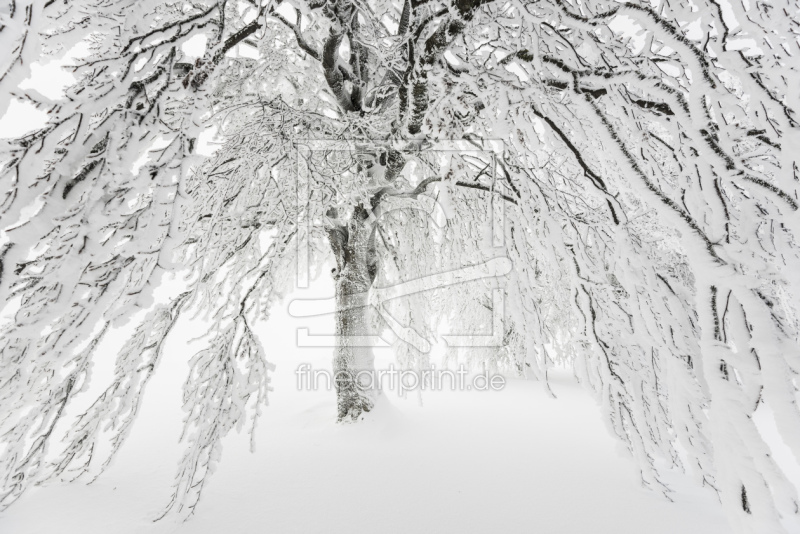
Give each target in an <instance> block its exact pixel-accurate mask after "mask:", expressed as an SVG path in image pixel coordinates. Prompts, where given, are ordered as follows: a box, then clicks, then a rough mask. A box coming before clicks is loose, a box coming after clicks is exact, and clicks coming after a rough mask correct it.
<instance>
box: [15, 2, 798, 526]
mask: <svg viewBox="0 0 800 534" xmlns="http://www.w3.org/2000/svg"><path fill="white" fill-rule="evenodd" d="M798 23H800V15H799V14H798V8H797V6H796V5H794V4H792V3H791V2H788V1H784V0H774V1H758V2H741V3H737V2H728V1H727V0H724V1H723V0H720V1H717V0H698V1H689V0H681V1H673V2H667V1H658V2H655V1H653V2H647V1H638V0H635V1H631V2H627V3H620V2H614V1H605V0H586V1H582V2H577V1H571V2H568V1H565V0H536V1H521V0H508V1H500V0H491V1H489V0H453V1H452V2H449V1H442V0H405V2H404V3H402V5H401V3H400V2H396V3H393V2H389V1H383V0H372V1H367V2H353V1H348V0H335V1H334V0H281V1H277V0H275V1H270V2H265V1H258V0H249V1H240V2H210V1H209V2H203V1H199V2H171V3H165V2H156V1H151V0H145V1H141V0H140V1H136V2H134V1H131V0H118V1H112V2H108V1H99V0H74V1H69V2H55V1H53V0H47V1H43V0H26V1H14V2H11V3H10V4H8V5H7V6H5V7H3V10H2V11H0V44H2V45H3V49H4V50H10V51H11V52H10V53H9V54H6V55H4V56H3V58H2V59H0V61H1V62H2V63H0V95H2V100H0V113H2V112H4V111H5V109H6V108H7V106H8V103H9V102H10V101H11V100H12V99H23V100H25V101H27V102H29V103H31V104H33V105H35V106H37V107H38V108H40V109H42V110H45V111H47V113H48V114H49V116H50V120H49V122H48V124H47V125H46V126H45V127H44V128H42V129H39V130H36V131H34V132H32V133H30V134H28V135H26V136H24V137H23V138H21V139H16V140H12V141H9V142H7V143H6V144H5V146H4V147H3V151H2V154H3V161H2V165H3V166H2V174H0V180H2V191H3V194H4V196H3V198H2V200H1V201H0V217H1V218H2V223H1V224H0V232H2V233H1V234H0V260H1V261H2V266H1V267H0V294H2V298H3V301H4V302H5V303H6V304H5V309H4V312H3V313H4V317H5V318H6V320H5V322H4V324H3V325H2V340H1V341H0V351H2V353H1V354H2V356H1V358H2V360H1V365H0V403H2V404H0V406H2V410H0V435H2V436H3V438H2V439H3V449H2V450H3V452H2V456H1V457H0V458H1V459H0V481H1V484H2V485H1V486H0V488H2V489H1V490H0V503H1V504H2V505H8V504H10V503H11V502H12V501H13V500H14V499H16V498H17V497H18V496H19V495H20V494H21V493H22V492H23V491H25V489H27V488H28V487H30V486H31V485H33V484H37V483H41V482H44V481H46V480H48V479H51V478H53V477H59V476H70V477H76V476H80V475H81V474H83V473H93V474H94V473H97V472H98V471H102V469H103V468H104V467H105V466H106V465H107V464H108V461H109V460H110V459H111V456H113V453H114V452H116V450H117V449H118V448H119V446H120V445H121V444H122V442H123V441H124V439H125V436H126V435H127V433H128V431H129V429H130V426H131V424H132V422H133V420H134V418H135V416H136V413H137V409H138V406H139V403H140V401H141V397H142V395H143V393H144V391H145V388H146V385H147V382H148V381H149V379H150V378H151V376H152V375H153V373H154V371H155V370H156V368H157V366H158V363H159V360H160V359H161V358H162V357H164V356H165V355H163V354H162V346H163V342H164V339H165V337H166V336H167V335H168V334H169V332H170V329H171V328H172V326H173V325H174V324H175V322H176V321H177V320H178V318H179V317H180V316H181V314H182V313H184V312H185V311H186V310H202V311H205V312H206V313H207V314H208V316H209V317H210V318H211V320H212V327H211V328H210V330H209V332H208V342H207V347H206V348H204V349H203V350H202V351H200V352H199V353H197V354H196V355H195V356H194V358H193V359H192V360H191V369H190V372H189V377H188V379H187V382H186V386H185V395H184V399H185V403H186V406H185V409H186V413H187V416H186V423H185V425H186V426H185V431H184V437H185V440H186V442H187V450H186V454H185V456H184V458H183V460H182V462H181V464H180V469H179V473H178V477H177V480H176V491H175V494H174V500H173V502H172V505H175V506H176V507H178V508H184V507H186V508H188V509H189V510H191V509H193V507H194V506H195V504H196V503H197V500H198V498H199V495H200V491H201V490H202V487H203V484H204V482H205V480H206V475H207V474H209V473H210V470H211V469H213V465H214V463H215V462H216V461H217V460H218V458H219V455H220V440H221V439H222V438H223V437H224V436H225V435H226V433H227V432H229V431H230V430H231V429H232V428H235V427H240V426H241V425H243V424H244V423H245V422H246V421H247V420H248V419H250V420H252V421H255V418H256V417H257V416H258V414H259V413H260V410H261V406H262V405H264V404H265V403H266V399H267V392H268V390H269V387H268V386H269V378H268V374H269V372H270V371H271V365H270V364H269V363H268V355H267V354H265V352H264V349H263V348H262V346H261V344H260V342H259V340H258V339H257V337H256V336H255V335H254V333H253V330H252V324H253V321H256V320H259V319H263V318H265V317H266V316H267V314H268V311H269V308H270V305H271V303H272V302H274V301H275V299H276V298H278V297H279V296H280V295H281V294H282V293H283V292H284V291H285V290H287V289H288V288H289V285H290V282H291V280H292V279H293V278H292V277H293V276H294V274H295V272H296V268H295V266H296V264H297V263H298V262H300V263H302V262H303V261H305V258H304V257H300V256H302V255H304V254H307V255H308V259H309V261H310V264H311V265H312V266H317V270H319V266H322V265H330V264H331V262H332V264H334V265H335V268H334V270H333V272H332V275H333V277H334V279H335V285H336V303H337V315H336V325H337V326H336V328H337V334H338V335H339V342H338V345H337V347H336V349H335V354H334V368H335V369H336V370H339V371H345V372H346V373H345V375H346V376H351V377H353V376H354V374H355V373H356V372H358V371H361V370H370V369H371V368H372V366H373V363H372V355H371V352H370V351H369V349H366V348H363V347H356V346H353V344H352V343H351V342H350V341H349V339H350V337H349V336H351V335H363V334H365V333H367V332H369V331H372V330H380V329H381V328H386V327H387V326H391V327H393V329H394V330H395V332H396V333H398V336H399V337H400V338H401V342H400V343H399V344H398V347H397V349H398V359H399V361H400V362H401V363H402V364H403V365H406V366H408V367H412V368H425V367H426V366H427V365H429V363H430V362H429V361H428V357H427V354H426V352H425V350H419V348H420V347H423V345H424V344H420V343H419V340H425V339H430V338H431V337H432V336H433V334H434V332H436V330H437V328H438V326H439V325H440V324H443V323H446V324H447V325H448V327H449V328H451V329H453V331H455V330H456V329H460V330H461V331H474V330H476V329H477V328H479V327H480V326H481V325H484V326H485V324H486V323H487V321H490V320H491V319H490V317H491V316H492V313H494V312H495V311H498V310H495V309H494V308H496V302H495V301H494V300H493V299H492V298H491V295H492V293H493V292H496V291H501V293H502V296H504V298H503V299H502V302H503V315H504V321H503V328H504V332H503V341H504V343H503V346H502V347H485V348H481V349H476V348H472V349H469V348H465V349H463V350H458V349H451V350H450V353H449V356H450V357H451V358H462V359H465V360H466V361H469V362H471V363H476V364H477V363H480V364H486V363H489V364H491V365H493V366H494V367H495V368H496V369H497V370H499V371H502V372H506V373H512V374H515V375H519V376H526V377H531V378H538V379H541V380H546V378H547V368H548V366H550V365H552V364H553V362H556V361H560V362H567V363H569V364H571V365H573V368H574V370H575V373H576V375H577V376H578V377H579V379H580V380H581V381H582V383H584V384H585V385H586V386H587V387H588V388H589V389H591V390H592V391H594V392H595V394H596V396H597V398H598V400H599V401H600V402H601V403H602V406H603V408H604V411H605V415H606V418H607V421H608V422H609V424H610V427H611V429H612V430H613V432H614V433H615V434H616V435H617V436H618V437H619V438H620V439H621V440H622V441H623V442H624V443H625V444H626V445H627V447H628V449H629V450H630V452H631V454H632V456H633V457H634V459H635V460H636V462H637V465H638V466H639V467H640V469H641V476H642V481H643V483H645V484H646V485H649V486H651V487H654V488H657V489H660V490H663V491H664V492H665V494H666V492H667V488H666V487H665V486H664V485H663V484H662V482H661V481H660V477H659V470H658V468H657V462H659V461H660V460H666V462H662V463H659V464H658V465H659V466H661V467H660V468H662V469H663V468H671V467H682V468H685V469H686V470H688V471H689V472H691V473H693V474H694V476H695V477H696V478H697V480H698V482H699V483H702V484H704V485H707V486H709V487H710V488H712V490H713V491H716V492H717V493H718V494H719V496H720V498H721V501H722V503H723V505H724V507H725V508H726V510H727V514H728V515H729V517H730V518H731V521H732V524H735V525H737V528H740V529H741V530H742V531H749V532H771V531H774V532H780V531H781V529H782V526H781V521H797V520H798V514H799V513H800V512H799V511H798V496H797V493H796V489H795V487H794V486H793V485H792V483H791V481H789V480H788V479H787V477H786V474H785V473H784V472H783V471H782V469H781V468H780V467H779V466H778V465H777V464H776V462H775V461H774V459H773V455H772V452H771V450H770V446H769V444H768V443H766V442H765V441H764V439H763V438H762V437H761V434H760V433H759V430H758V428H757V427H756V425H755V422H754V419H753V415H754V413H755V412H756V410H758V409H759V408H760V407H761V406H767V407H769V409H770V410H771V412H772V413H773V414H774V416H775V421H776V424H777V427H778V429H779V430H780V433H781V437H782V439H783V440H784V442H785V443H786V444H787V445H788V446H789V447H790V448H791V449H792V450H793V451H794V453H795V455H796V457H798V458H799V459H800V411H799V410H798V406H797V388H798V385H800V383H799V382H798V381H799V380H800V377H799V376H798V373H800V351H799V349H800V344H799V343H798V332H799V329H800V325H799V324H798V316H797V312H798V310H797V302H798V298H800V275H798V273H800V246H798V242H797V235H798V232H800V226H799V225H800V219H798V210H797V208H798V185H799V184H798V180H800V177H798V163H797V158H798V153H799V152H800V143H798V133H799V132H800V124H798V121H800V118H798V117H797V114H796V110H797V109H798V106H799V105H800V102H798V98H800V93H798V92H797V90H796V88H797V87H800V63H799V62H798V60H797V59H796V58H797V54H798V53H800V43H799V42H798ZM190 40H191V43H190ZM198 42H201V43H202V42H204V43H205V45H204V46H203V47H202V48H203V50H204V51H203V53H202V55H201V57H194V56H190V55H189V51H190V50H191V49H192V46H194V47H196V46H197V43H198ZM78 44H82V45H84V46H88V50H89V53H88V55H85V56H82V57H81V59H78V60H76V62H77V65H76V67H75V69H74V72H75V75H76V83H75V84H74V85H73V86H72V87H70V88H69V90H68V91H67V93H66V95H65V97H64V98H63V99H60V100H58V101H49V100H48V99H46V98H45V97H43V96H42V95H40V94H38V93H37V92H36V91H35V90H33V89H28V90H22V89H19V84H20V82H21V81H22V80H24V79H25V78H27V77H28V75H29V74H30V71H29V69H30V67H31V65H32V64H34V63H35V62H36V61H39V60H41V58H42V57H45V56H53V57H58V56H63V55H64V54H67V53H69V52H70V51H71V50H73V49H74V47H75V45H78ZM190 45H191V46H190ZM791 87H795V90H792V89H791ZM208 131H214V132H216V135H217V136H218V137H219V138H221V139H222V140H223V142H224V144H223V145H222V146H221V147H220V148H219V149H218V150H217V151H216V152H214V154H213V155H212V156H209V157H204V156H202V155H200V154H198V153H197V151H198V147H199V145H200V141H199V139H200V136H201V134H202V133H203V132H208ZM454 139H456V140H460V142H461V143H462V145H459V146H462V147H463V149H461V150H456V151H449V152H448V151H439V150H436V146H438V145H437V143H440V142H442V141H448V140H454ZM315 140H324V141H325V143H324V144H323V145H318V144H315ZM498 141H499V142H500V144H499V145H498V144H497V142H498ZM497 146H501V149H500V150H498V149H497V148H496V147H497ZM470 147H472V149H470ZM436 210H439V211H436ZM498 210H502V211H503V212H504V214H505V215H504V220H505V224H504V225H503V226H502V228H501V229H500V230H499V232H500V235H495V233H494V232H493V231H489V232H488V233H487V232H486V228H492V225H491V221H492V220H493V216H494V214H495V213H496V212H497V211H498ZM306 244H307V245H308V247H307V248H304V246H305V245H306ZM298 245H301V246H298ZM498 247H500V248H498ZM498 250H500V254H499V255H502V256H504V257H507V258H508V259H510V260H511V265H512V266H513V269H512V271H511V272H510V273H508V274H507V275H506V276H505V278H504V279H503V281H502V283H500V282H499V281H498V280H497V279H494V278H487V279H484V280H483V281H480V282H477V281H476V282H473V283H472V284H473V285H469V286H468V285H466V284H461V285H458V284H456V285H452V286H446V287H441V288H438V289H436V290H435V292H436V296H437V298H430V296H429V295H426V296H423V295H420V294H412V295H410V296H408V297H407V298H405V299H395V300H393V301H391V302H389V301H386V302H385V303H384V302H382V301H380V299H376V297H375V295H384V296H385V295H386V294H388V293H390V292H391V290H390V289H388V288H391V287H396V286H395V285H396V284H398V283H406V282H409V281H413V280H420V279H424V278H425V277H427V276H430V275H435V274H437V273H443V272H454V271H455V270H458V269H460V268H463V267H465V266H476V265H484V264H487V262H488V263H491V262H490V260H492V259H494V258H497V257H498ZM304 251H305V252H304ZM167 273H179V274H181V275H183V276H185V279H186V280H187V282H186V287H185V288H184V290H182V291H181V292H179V293H178V294H175V295H168V297H164V295H163V294H162V293H163V292H159V288H160V287H162V284H161V281H162V279H163V277H164V275H165V274H167ZM474 284H483V285H484V286H485V289H486V291H475V286H474ZM387 292H388V293H387ZM376 303H377V308H378V311H379V312H380V313H377V314H376V313H370V312H369V310H373V312H374V311H375V310H376V307H375V306H373V307H369V306H367V304H376ZM129 320H135V321H137V324H138V326H137V327H136V330H135V333H134V335H133V337H132V338H131V339H130V340H129V341H128V342H127V343H126V345H125V346H124V348H123V350H122V351H121V352H120V354H119V355H118V356H117V360H116V367H115V377H114V379H113V382H112V383H111V384H109V385H107V387H105V388H104V390H103V393H102V394H101V395H100V396H99V397H98V398H97V399H96V401H95V402H94V403H93V404H91V406H90V408H89V409H88V410H87V411H86V412H85V413H83V414H82V415H81V416H80V417H79V418H78V419H77V420H76V421H75V422H74V424H72V425H71V427H70V430H69V432H68V434H67V435H66V436H60V435H54V429H55V427H56V424H57V423H58V422H59V421H60V419H61V418H62V416H63V415H64V413H65V407H66V406H67V405H68V404H69V403H70V401H72V400H73V399H74V398H75V397H76V396H78V395H79V394H80V393H81V392H82V391H86V389H87V385H88V383H89V379H90V371H91V364H92V361H93V359H94V358H96V357H98V356H99V355H95V354H93V349H94V347H96V346H97V344H98V343H99V341H100V340H101V339H102V337H103V336H104V335H105V334H107V333H108V332H111V331H113V330H114V329H115V327H117V326H119V325H121V324H123V323H124V322H126V321H129ZM392 321H394V323H392ZM395 323H396V324H395ZM401 334H402V335H401ZM414 336H417V337H414ZM414 340H416V341H417V343H413V342H412V343H407V342H411V341H414ZM348 373H349V374H348ZM377 395H379V392H378V391H376V390H374V389H370V388H365V387H363V386H362V385H361V384H360V383H359V382H358V381H357V380H355V379H354V378H351V379H350V380H345V381H342V382H340V383H337V399H338V406H337V412H338V418H339V420H341V421H346V420H357V419H358V418H359V417H360V416H361V414H362V413H363V412H366V411H369V410H370V409H371V408H372V406H373V404H374V402H375V400H376V397H377ZM762 409H763V408H762ZM101 442H110V443H111V444H112V448H111V452H110V454H108V453H106V454H105V455H100V454H99V453H96V451H97V450H98V449H99V447H97V445H98V444H99V443H101ZM99 456H103V457H102V458H101V457H99Z"/></svg>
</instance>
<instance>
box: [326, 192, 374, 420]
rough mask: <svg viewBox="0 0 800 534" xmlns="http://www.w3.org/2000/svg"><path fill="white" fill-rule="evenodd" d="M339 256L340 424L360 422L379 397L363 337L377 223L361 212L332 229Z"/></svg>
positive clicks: (336, 358)
mask: <svg viewBox="0 0 800 534" xmlns="http://www.w3.org/2000/svg"><path fill="white" fill-rule="evenodd" d="M329 235H330V241H331V248H332V249H333V253H334V255H335V257H336V263H337V268H336V271H335V272H334V278H335V284H336V349H335V352H334V359H333V371H334V383H335V385H336V397H337V406H338V419H339V421H356V420H358V419H359V418H360V417H361V416H362V414H364V413H365V412H369V411H370V410H371V409H372V408H373V406H374V405H375V400H376V398H377V395H378V394H379V389H378V388H377V387H376V386H377V384H376V380H375V364H374V359H375V356H374V354H373V352H372V348H371V347H367V346H359V345H365V343H364V342H363V339H359V337H360V338H364V337H365V336H367V335H369V334H370V332H369V328H368V309H367V293H368V292H369V289H370V287H371V286H372V282H373V280H374V279H375V269H376V258H375V249H374V242H373V232H372V224H370V222H369V221H368V220H367V214H366V211H365V210H363V209H362V208H356V210H355V211H354V213H353V215H352V217H351V218H350V220H349V221H348V224H347V226H346V227H340V228H335V229H333V230H331V231H330V234H329Z"/></svg>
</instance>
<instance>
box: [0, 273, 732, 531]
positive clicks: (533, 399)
mask: <svg viewBox="0 0 800 534" xmlns="http://www.w3.org/2000/svg"><path fill="white" fill-rule="evenodd" d="M328 289H329V288H323V292H324V291H327V290H328ZM287 306H288V300H287V301H286V302H284V303H281V304H279V305H277V306H276V308H277V309H276V310H275V312H274V314H273V318H272V319H271V320H270V322H268V323H267V324H266V326H265V327H264V328H263V329H262V331H261V335H262V336H264V339H265V341H266V343H265V345H266V347H267V350H268V351H270V359H271V360H272V361H274V362H275V363H276V364H277V368H276V370H275V372H274V373H273V378H274V382H273V386H274V392H273V393H272V395H271V398H270V406H269V407H268V408H267V409H266V410H265V411H264V415H263V418H262V419H261V420H260V421H259V423H258V428H257V431H256V452H255V453H254V454H251V453H250V452H249V440H248V437H247V436H246V434H245V433H242V434H241V435H233V436H231V437H229V439H227V440H226V441H225V447H224V451H223V457H222V461H221V463H220V464H219V466H218V470H217V472H216V473H215V474H214V475H213V476H212V477H211V478H210V481H209V484H208V485H207V486H206V489H205V492H204V494H203V496H202V499H201V502H200V505H199V507H198V508H197V511H196V513H195V515H194V516H193V517H192V518H191V519H189V520H188V521H186V522H180V521H179V520H177V519H176V518H174V517H169V516H168V517H167V518H166V519H163V520H161V521H158V522H153V519H154V518H155V517H156V516H157V515H158V514H159V512H160V511H161V509H162V508H163V506H164V505H165V504H166V503H167V501H168V499H169V495H170V485H171V482H172V478H173V475H174V473H175V469H176V465H177V459H178V456H179V454H180V450H181V449H180V446H179V445H178V444H177V441H178V435H179V433H180V418H181V415H182V412H181V408H180V389H181V384H182V381H183V378H184V375H185V371H186V358H187V357H188V356H189V355H190V354H192V353H193V350H194V347H193V345H192V344H187V341H186V339H188V338H190V337H194V336H197V335H198V334H199V332H198V331H197V330H198V326H197V323H193V322H190V321H187V322H185V323H183V324H182V326H181V327H180V328H178V329H176V331H175V332H174V333H173V335H172V336H171V338H170V342H169V346H168V347H167V357H166V359H165V361H164V362H163V364H162V367H161V369H160V371H159V372H158V373H157V374H156V376H155V378H154V379H153V381H152V383H151V386H150V389H149V391H148V395H147V397H146V399H145V402H144V405H143V408H142V413H141V414H140V419H139V421H138V423H137V425H136V427H135V429H134V431H133V433H132V435H131V437H130V439H129V441H128V442H127V444H126V445H125V446H124V447H123V449H122V451H121V453H120V455H119V457H118V458H117V460H116V462H115V463H114V464H113V466H112V467H111V468H110V469H109V470H108V471H107V472H106V474H105V475H103V476H102V477H100V478H99V479H97V481H96V482H94V483H93V484H91V485H84V484H82V483H73V484H51V485H49V486H46V487H44V488H37V489H35V490H33V491H31V492H30V493H28V494H26V495H25V496H23V497H22V499H20V501H18V502H17V503H16V504H14V505H13V506H12V507H11V508H10V509H8V510H7V511H6V512H4V513H2V514H0V532H2V533H4V534H6V533H7V534H33V533H39V532H41V533H48V534H51V533H58V534H68V533H81V534H91V533H98V534H101V533H102V534H107V533H111V532H113V533H119V534H123V533H166V532H176V533H213V534H218V533H222V532H226V533H256V532H259V533H261V532H270V533H277V534H286V533H292V532H298V533H314V532H325V533H327V534H338V533H345V532H348V533H359V532H378V533H381V534H389V533H393V532H397V533H404V534H407V533H423V532H432V533H433V532H435V533H473V532H475V533H515V532H525V533H557V534H569V533H593V534H602V533H606V532H608V533H612V532H613V533H615V534H624V533H631V534H633V533H636V534H639V533H643V532H647V533H648V534H658V533H664V534H676V533H681V534H683V533H698V534H722V533H726V534H727V533H729V532H730V527H729V526H728V524H727V523H726V521H725V519H724V517H723V516H722V511H721V508H720V507H719V505H718V504H717V502H716V497H715V496H714V495H713V494H712V493H711V492H710V491H707V490H702V489H699V488H695V487H692V485H691V484H690V483H689V481H688V479H686V478H685V477H683V476H679V475H676V476H675V478H674V480H671V481H670V483H671V486H672V487H673V488H674V489H676V490H678V491H676V492H675V493H673V494H672V499H673V500H674V502H669V501H668V500H667V499H665V498H664V497H663V496H662V495H661V494H659V493H657V492H654V491H650V490H648V489H645V488H642V487H641V486H640V483H639V479H638V476H637V474H636V470H635V468H634V465H633V463H632V461H630V460H629V459H628V458H626V457H625V453H624V451H622V450H621V448H620V447H619V446H618V444H617V443H616V442H615V440H614V439H613V438H612V437H611V436H610V434H609V433H608V432H607V430H606V428H605V427H604V424H603V422H602V419H601V417H600V411H599V408H598V407H597V406H596V405H595V403H594V401H593V400H592V398H591V397H590V396H589V395H588V394H587V393H586V392H584V391H583V390H582V389H581V387H580V386H579V385H578V384H576V383H575V381H574V380H573V379H572V378H571V376H570V374H569V372H567V371H561V372H556V373H554V376H553V379H552V383H551V385H552V389H553V391H554V392H555V394H556V395H557V397H558V398H557V399H553V398H552V397H550V396H548V395H547V394H546V393H545V390H544V388H543V387H542V384H540V383H536V382H527V381H521V380H511V381H509V382H508V383H507V385H506V387H505V389H503V390H502V391H499V392H497V391H488V392H476V391H469V392H467V391H443V392H435V393H434V392H426V393H425V394H424V396H422V398H421V399H420V397H419V396H418V395H416V394H409V395H408V396H407V397H406V398H405V399H401V398H398V397H397V395H396V394H391V393H390V394H387V402H386V403H384V404H383V405H380V406H379V407H378V409H377V410H376V413H374V414H372V415H373V417H371V419H370V420H368V421H365V422H364V424H358V425H337V424H335V423H334V422H333V421H334V418H335V412H334V408H335V399H334V394H333V392H332V391H326V390H324V389H323V390H321V391H307V390H305V391H298V389H297V386H296V381H297V378H296V375H295V370H296V369H297V367H298V365H299V364H300V363H302V362H308V363H310V364H312V365H313V366H314V367H315V368H323V367H325V366H328V365H329V361H330V356H331V349H324V348H314V349H309V348H298V347H297V346H296V345H297V343H296V342H295V338H296V328H297V327H298V326H309V327H310V331H311V333H317V334H318V333H326V332H327V333H330V332H332V331H333V323H332V317H330V316H328V317H319V318H315V319H313V320H311V321H310V320H309V319H304V320H302V322H301V321H300V320H298V319H292V318H290V317H289V316H288V314H287V313H286V309H287ZM118 338H119V339H113V340H111V341H109V343H107V346H106V347H105V350H107V351H108V353H109V358H108V360H109V361H113V352H114V347H115V345H114V344H115V343H117V344H120V343H121V342H122V339H121V336H118ZM378 360H379V362H378V367H379V368H380V367H385V366H387V365H388V364H389V361H390V360H389V356H388V355H387V354H385V353H380V354H379V358H378ZM96 372H97V373H98V374H99V373H102V372H104V370H103V369H102V368H100V367H98V369H97V370H96Z"/></svg>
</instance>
